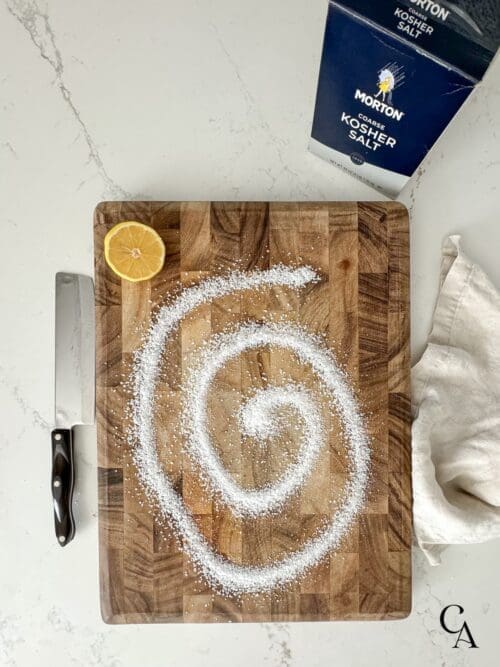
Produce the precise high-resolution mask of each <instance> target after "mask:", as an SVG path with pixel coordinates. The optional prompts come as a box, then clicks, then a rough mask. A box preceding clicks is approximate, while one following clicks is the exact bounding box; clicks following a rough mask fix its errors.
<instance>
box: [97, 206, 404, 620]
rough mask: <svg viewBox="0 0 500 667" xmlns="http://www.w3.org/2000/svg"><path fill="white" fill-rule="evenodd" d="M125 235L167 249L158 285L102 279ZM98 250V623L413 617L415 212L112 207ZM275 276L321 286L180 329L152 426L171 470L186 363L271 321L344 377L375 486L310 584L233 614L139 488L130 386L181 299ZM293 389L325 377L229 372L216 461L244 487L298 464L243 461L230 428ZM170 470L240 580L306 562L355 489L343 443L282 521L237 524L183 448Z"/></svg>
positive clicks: (279, 292) (236, 368) (252, 361)
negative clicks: (261, 394)
mask: <svg viewBox="0 0 500 667" xmlns="http://www.w3.org/2000/svg"><path fill="white" fill-rule="evenodd" d="M123 220H137V221H139V222H142V223H145V224H147V225H150V226H152V227H153V228H154V229H156V231H157V232H158V233H159V234H160V236H161V237H162V239H163V240H164V242H165V246H166V260H165V265H164V268H163V270H162V271H161V273H160V274H158V275H157V276H156V277H155V278H153V279H152V280H150V281H146V282H143V283H130V282H127V281H125V280H121V279H120V278H118V277H117V276H116V275H115V274H114V273H113V272H112V271H111V270H110V269H109V268H108V267H107V265H106V263H105V260H104V256H103V239H104V236H105V234H106V232H107V230H109V229H110V228H111V227H112V226H113V225H115V224H116V223H118V222H120V221H123ZM94 232H95V286H96V309H97V318H96V322H97V325H96V327H97V352H96V354H97V360H96V364H97V419H98V422H97V424H98V462H99V548H100V591H101V608H102V615H103V618H104V620H105V621H106V622H108V623H151V622H241V621H259V622H262V621H280V622H287V621H328V620H338V619H344V620H345V619H348V620H370V619H398V618H404V617H405V616H407V615H408V614H409V612H410V608H411V455H410V394H409V392H410V352H409V331H410V325H409V247H408V216H407V211H406V209H405V208H404V207H403V206H402V205H400V204H398V203H394V202H383V203H382V202H376V203H324V202H321V203H257V202H248V203H233V202H231V203H218V202H105V203H102V204H99V206H98V207H97V209H96V212H95V220H94ZM277 264H285V265H288V266H294V267H296V266H303V265H308V266H310V267H312V268H313V269H314V270H315V271H316V272H317V273H318V274H319V275H320V278H321V279H320V281H319V282H317V283H315V284H314V285H312V286H311V285H309V286H308V287H307V289H302V290H299V291H298V292H297V291H291V290H288V291H287V289H286V288H269V290H268V292H269V293H268V294H267V293H266V292H265V291H264V293H262V292H259V293H258V294H255V295H252V294H251V293H245V294H236V295H231V296H228V297H224V298H222V299H219V300H215V301H213V302H212V303H211V304H206V305H204V306H201V307H199V308H198V309H197V311H196V312H194V313H193V314H191V315H190V317H189V318H187V319H186V321H184V322H183V323H182V325H181V327H180V331H179V332H177V337H176V338H175V339H174V343H173V345H174V347H173V350H171V351H170V354H169V357H168V364H169V365H170V366H169V367H168V368H166V369H164V370H165V372H163V371H162V380H161V382H163V383H164V384H165V390H166V394H167V395H168V396H169V399H168V401H166V402H165V404H162V405H161V406H158V410H157V412H158V414H155V420H156V421H155V424H156V429H157V433H158V440H159V442H158V443H157V450H158V453H159V457H160V460H162V452H163V451H164V449H163V448H164V447H167V444H168V443H167V441H173V442H175V441H176V438H177V436H175V433H177V432H178V431H176V430H175V429H176V426H175V423H176V420H177V419H178V416H179V400H178V389H179V385H180V383H181V382H182V374H183V364H184V363H185V357H186V355H188V354H189V353H190V350H191V349H192V348H193V346H194V347H196V345H197V344H199V343H200V342H202V341H204V340H207V339H209V338H210V336H211V335H212V334H213V333H215V332H220V331H222V330H224V329H226V328H227V327H228V326H233V327H234V326H236V325H238V323H241V322H245V321H248V320H261V321H262V320H264V319H265V318H266V317H269V314H270V312H272V313H273V314H275V315H276V316H280V315H281V316H282V317H284V318H285V319H286V320H291V321H292V322H294V323H297V324H300V325H301V326H302V327H305V328H307V329H308V330H310V331H312V332H314V333H317V334H319V335H321V336H322V337H323V339H324V341H325V344H326V345H327V346H328V347H329V348H330V349H331V350H332V351H333V353H334V354H335V356H336V358H337V361H338V362H339V364H341V365H342V366H343V368H344V369H345V371H346V373H347V376H348V378H349V382H350V384H351V386H352V388H353V391H354V394H355V396H356V399H357V401H358V402H359V405H360V406H361V409H362V411H363V414H364V415H365V421H366V428H367V431H368V434H369V438H370V444H371V464H370V483H369V487H368V494H367V499H366V502H365V504H364V507H363V509H362V511H361V513H359V514H358V515H357V518H356V520H355V521H354V523H353V525H352V527H351V529H350V531H349V533H348V535H347V536H346V537H345V538H344V539H343V541H342V543H341V544H340V547H339V548H337V549H336V550H335V551H333V552H330V553H329V555H328V556H326V557H325V558H324V559H323V560H322V561H321V562H320V563H319V564H318V565H316V566H315V567H313V568H312V569H311V570H310V571H309V572H308V573H307V575H306V576H303V577H301V578H300V579H298V580H297V581H295V582H293V583H291V584H288V585H287V586H286V587H285V588H281V589H280V588H279V589H277V590H273V591H272V592H271V593H265V594H261V595H255V594H250V593H246V594H244V595H240V596H239V597H234V596H233V597H231V596H228V595H224V594H221V593H220V591H219V592H218V591H216V590H213V589H212V588H211V587H210V585H209V584H208V583H207V582H206V581H205V580H204V578H203V576H200V575H199V574H196V572H195V569H194V567H193V564H192V563H191V562H190V560H189V558H188V556H187V555H186V554H185V553H184V552H183V550H182V547H181V545H180V543H179V542H178V540H177V538H176V536H175V534H174V533H172V532H171V531H170V528H169V526H168V524H167V525H165V521H164V520H161V519H160V517H159V516H158V513H157V510H155V508H154V506H153V505H152V504H151V503H150V502H149V498H148V496H147V495H146V494H145V493H144V491H143V488H142V486H141V484H140V482H139V481H138V479H137V471H136V468H135V466H134V463H133V458H132V451H131V449H132V448H131V446H130V444H129V441H128V440H127V429H128V428H129V421H128V420H129V415H130V410H129V408H128V405H129V401H130V398H131V395H130V372H131V367H132V360H133V355H134V352H135V351H136V350H137V349H138V348H139V347H140V345H141V342H142V340H143V336H144V334H145V333H146V331H147V330H148V327H149V326H150V323H151V321H152V318H153V317H154V315H155V313H156V312H157V311H158V309H159V308H160V307H161V306H162V305H164V304H165V303H166V302H167V299H168V298H169V297H170V298H172V296H173V295H176V294H178V293H179V291H180V289H182V288H184V287H187V286H191V285H193V284H196V283H199V282H200V281H202V280H204V279H206V278H209V277H211V276H216V275H225V274H227V273H228V272H230V271H232V270H234V269H238V270H240V271H249V270H265V269H269V268H270V267H272V266H274V265H277ZM165 363H167V362H165ZM294 363H295V365H294ZM283 373H285V374H290V375H291V376H292V379H293V380H294V381H303V382H304V383H305V384H306V385H307V383H309V384H310V387H311V390H314V389H315V385H314V377H310V374H309V375H308V374H307V373H306V372H305V371H304V374H303V376H301V375H300V372H299V369H298V368H297V363H296V360H295V362H293V360H291V359H290V355H288V356H287V354H286V351H285V352H283V351H282V350H277V351H276V350H273V349H272V348H271V347H267V348H263V349H261V350H257V351H251V352H249V351H247V352H245V353H244V354H243V355H242V357H241V359H239V360H238V362H237V364H236V365H235V364H234V363H233V362H231V364H229V366H228V368H227V369H225V371H224V373H223V377H221V378H220V382H219V385H220V386H218V388H217V389H216V392H218V393H217V394H216V395H215V398H216V399H217V400H216V403H215V405H217V406H219V408H217V410H216V412H217V414H216V415H215V417H214V420H215V426H214V428H213V431H212V436H213V437H215V439H216V440H217V437H218V434H220V442H219V443H216V446H219V450H220V451H219V454H220V456H221V458H222V460H223V462H224V464H225V465H227V467H228V469H229V470H230V471H231V472H232V473H233V474H234V475H235V478H237V479H238V480H239V481H240V482H241V484H242V485H243V486H247V487H256V486H260V485H262V484H264V483H265V482H266V481H269V479H271V477H269V476H268V475H269V474H270V473H269V470H275V471H276V470H278V471H279V470H282V468H280V466H282V465H283V462H284V461H288V462H290V456H292V455H291V454H290V452H288V453H287V452H284V451H280V449H279V447H277V445H276V446H274V447H270V448H269V449H267V450H264V449H262V448H259V447H258V446H254V447H251V446H245V447H242V446H241V443H240V441H239V436H238V438H237V442H234V437H233V436H234V433H233V436H231V431H230V430H229V427H228V426H227V424H228V423H229V422H230V420H232V419H234V417H235V413H236V409H237V406H235V405H234V396H235V395H236V396H237V397H238V395H239V394H240V393H241V392H245V391H247V390H248V389H249V388H250V387H251V388H253V389H258V388H262V387H265V386H267V385H268V384H269V385H272V384H273V381H275V380H278V379H279V378H280V377H281V376H282V375H283ZM167 390H168V391H167ZM228 396H229V397H232V400H233V402H231V400H229V398H228ZM217 401H218V402H217ZM160 408H161V409H160ZM332 419H333V417H332ZM228 434H229V436H228ZM228 437H229V442H228ZM231 438H232V441H231ZM165 451H166V450H165ZM292 454H293V453H292ZM266 457H267V458H266ZM292 458H293V456H292ZM162 465H164V469H165V474H166V475H169V477H170V480H171V482H172V484H173V486H174V488H175V489H176V490H177V492H178V493H179V495H180V496H182V500H183V502H184V504H185V505H186V507H187V508H189V510H190V511H191V513H192V514H193V517H194V519H195V521H196V523H197V525H198V527H199V530H200V531H201V532H202V534H203V535H204V536H205V538H206V539H207V540H208V542H209V544H210V545H211V547H212V548H213V549H214V551H216V552H218V553H219V554H222V555H223V556H224V557H225V558H227V559H228V560H230V561H233V562H234V563H237V564H243V565H245V564H247V565H248V564H269V563H270V562H272V561H273V559H276V558H278V559H279V558H280V557H284V555H286V554H287V553H290V552H293V551H295V550H297V549H298V548H300V546H301V544H302V543H303V542H304V540H306V539H307V538H308V537H311V536H312V535H313V533H314V531H315V529H318V527H319V526H320V525H322V522H324V521H325V519H326V518H328V515H329V512H331V505H330V504H329V503H330V502H331V496H332V493H333V494H334V493H335V489H339V488H341V487H342V485H343V484H344V483H345V480H346V478H347V474H348V461H347V458H346V443H345V442H344V439H343V436H341V435H339V432H338V430H337V431H336V430H335V429H332V430H331V431H330V432H329V447H327V448H326V451H322V452H321V454H320V456H319V459H318V462H317V464H316V465H315V467H314V468H313V471H312V472H311V476H310V478H309V479H308V480H307V482H306V483H305V484H304V486H303V487H302V488H301V489H299V491H298V492H297V493H296V494H295V495H294V496H292V497H291V498H290V499H289V501H288V503H287V504H286V506H285V507H283V509H282V511H281V512H278V513H277V514H276V513H275V514H273V515H272V516H270V517H269V516H264V517H259V518H257V519H252V518H249V517H245V518H244V519H241V518H237V517H235V516H234V514H233V513H232V512H231V510H230V508H228V507H227V506H226V507H225V506H224V505H221V503H220V502H219V503H217V502H216V501H215V500H213V499H212V498H211V497H210V494H209V493H208V492H207V490H206V487H204V486H202V484H201V482H200V479H199V477H198V471H197V468H196V466H195V465H194V464H193V462H192V461H191V459H190V458H189V457H188V456H187V455H186V454H185V453H183V450H182V448H181V446H180V445H179V448H178V450H177V451H176V452H174V454H173V455H172V452H170V454H169V455H168V457H167V456H165V460H164V461H163V460H162ZM266 466H267V468H266ZM273 479H274V478H273Z"/></svg>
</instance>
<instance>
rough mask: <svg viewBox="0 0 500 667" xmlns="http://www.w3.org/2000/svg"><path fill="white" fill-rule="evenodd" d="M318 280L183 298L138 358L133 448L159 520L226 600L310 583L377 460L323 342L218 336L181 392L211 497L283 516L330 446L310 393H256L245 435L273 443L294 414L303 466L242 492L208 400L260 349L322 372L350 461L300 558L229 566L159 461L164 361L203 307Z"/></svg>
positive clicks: (210, 287)
mask: <svg viewBox="0 0 500 667" xmlns="http://www.w3.org/2000/svg"><path fill="white" fill-rule="evenodd" d="M317 280H318V276H317V274H316V273H315V272H314V271H313V270H312V269H311V268H309V267H300V268H289V267H285V266H276V267H274V268H272V269H269V270H267V271H253V272H249V273H240V272H234V273H231V274H229V275H227V276H224V277H218V278H211V279H208V280H206V281H204V282H202V283H200V284H198V285H196V286H194V287H189V288H186V289H184V290H183V291H182V292H181V293H180V295H179V296H178V297H177V298H176V299H175V300H174V301H173V303H171V304H169V305H166V306H164V307H163V308H162V309H161V310H160V312H159V314H158V317H157V319H156V321H155V322H154V324H153V325H152V327H151V329H150V331H149V333H148V335H147V337H146V341H145V344H144V346H143V347H142V348H141V349H140V350H139V351H138V353H137V356H136V363H135V368H134V374H133V391H134V399H133V405H132V413H133V414H132V417H133V432H132V440H133V442H134V444H135V452H134V456H135V462H136V465H137V469H138V475H139V478H140V480H141V482H142V484H143V485H144V487H145V489H146V491H147V492H148V494H149V495H150V496H151V498H152V499H153V501H154V502H155V504H156V505H157V506H158V509H159V511H160V512H161V514H162V516H163V517H164V518H165V519H167V521H168V523H169V524H170V525H171V526H172V528H173V529H174V530H175V531H176V533H177V534H178V536H179V537H180V538H181V540H182V542H183V546H184V549H185V551H186V552H187V554H188V555H189V556H190V558H191V559H192V561H193V562H194V564H195V566H196V567H197V569H198V570H199V571H200V572H201V573H202V574H203V575H204V576H205V578H206V579H207V580H208V581H209V582H210V583H211V584H212V585H213V586H214V588H217V589H218V590H221V592H223V593H227V594H241V593H258V592H266V591H270V590H272V589H274V588H276V587H279V586H283V585H285V584H287V583H289V582H291V581H293V580H294V579H296V578H297V577H299V576H301V575H302V574H304V573H305V571H306V570H308V569H309V568H310V567H312V566H313V565H315V564H316V563H317V562H319V561H320V560H321V559H322V558H323V557H324V556H325V555H326V554H327V553H328V552H329V551H330V550H332V549H335V548H336V547H337V546H338V545H339V543H340V541H341V539H342V538H343V537H344V536H345V534H346V533H347V531H348V529H349V527H350V525H351V524H352V521H353V520H354V518H355V517H356V515H357V513H358V512H359V511H360V509H361V508H362V505H363V502H364V498H365V492H366V486H367V481H368V468H369V459H370V447H369V441H368V437H367V434H366V432H365V428H364V425H363V420H362V417H361V414H360V411H359V409H358V407H357V404H356V401H355V398H354V396H353V393H352V391H351V390H350V388H349V385H348V383H347V379H346V377H345V375H344V374H343V372H342V371H341V370H340V369H339V368H338V366H337V364H336V362H335V359H334V357H333V354H332V353H331V352H330V351H329V350H328V348H326V347H325V346H324V344H323V343H322V341H321V339H320V338H319V337H317V336H314V335H311V334H310V333H308V332H307V331H305V330H304V329H303V328H301V327H297V326H296V325H291V324H282V323H276V322H272V323H268V324H261V323H256V322H252V323H246V324H243V325H240V326H239V327H238V328H236V329H235V330H233V331H229V332H223V333H220V334H215V335H214V336H213V337H212V338H211V340H210V341H209V342H208V344H207V345H205V346H204V347H203V348H202V350H201V354H200V356H199V358H198V360H197V362H196V363H195V364H194V365H193V366H191V367H189V370H188V378H187V381H186V382H185V383H184V386H183V402H182V403H183V406H182V415H181V424H182V428H183V432H184V434H185V437H186V441H187V450H188V453H189V454H190V456H191V457H192V458H193V460H194V461H195V462H196V463H197V465H199V466H200V467H201V470H202V473H203V475H204V476H206V478H207V479H208V482H209V484H210V486H211V487H212V489H213V491H214V492H215V493H216V494H218V495H219V496H221V498H222V499H223V501H224V502H226V503H227V504H228V505H229V506H230V507H231V509H232V511H233V512H234V514H235V515H236V516H249V517H257V516H260V515H266V514H269V513H270V512H273V511H277V510H279V509H280V508H281V507H282V505H283V504H284V502H285V501H286V500H287V499H288V498H289V497H290V496H291V495H292V494H293V493H294V492H296V491H297V490H298V489H300V488H301V487H302V485H303V483H304V481H305V479H306V477H307V475H308V473H309V472H310V471H311V469H312V466H313V464H314V462H315V460H316V459H317V456H318V453H319V451H320V449H321V447H322V446H323V445H324V444H325V427H324V424H323V420H322V416H321V413H320V410H319V409H318V407H317V406H316V405H315V402H314V397H313V396H312V394H311V393H310V392H309V391H308V390H307V389H306V388H305V387H303V386H301V385H300V384H291V383H289V384H288V385H284V386H275V387H267V388H265V389H259V390H258V391H256V392H255V393H254V394H253V396H251V397H250V398H248V399H247V401H246V402H245V403H244V404H243V406H242V407H241V409H240V411H239V414H238V418H239V421H240V426H241V428H242V432H243V434H244V435H246V436H247V437H251V438H254V439H257V440H260V441H261V443H262V442H265V441H266V440H269V439H270V438H272V437H274V436H276V435H277V433H278V432H279V430H280V409H282V408H287V409H289V410H290V411H291V412H292V413H293V415H295V416H296V417H297V420H298V422H299V423H300V427H301V438H300V444H299V450H298V455H297V460H296V462H295V463H293V464H292V465H290V466H289V467H288V469H287V470H286V472H285V473H284V474H283V475H281V477H280V478H279V479H278V480H277V481H275V482H273V483H272V484H267V485H265V486H263V487H260V488H254V489H245V488H243V487H241V486H240V485H238V484H237V483H236V482H235V481H234V478H233V477H231V475H230V474H229V473H228V471H227V470H226V469H225V467H224V466H223V464H222V461H221V460H220V457H219V455H218V454H217V452H216V451H215V449H214V447H213V445H212V443H211V442H210V434H209V431H208V416H207V399H208V394H209V392H210V389H211V387H212V385H213V382H214V378H215V376H216V374H217V372H218V371H219V370H220V369H221V368H222V367H223V366H224V365H225V364H226V363H227V362H228V361H230V360H231V359H234V358H236V357H237V356H238V355H240V354H242V353H243V352H244V351H246V350H249V349H256V348H259V347H263V346H272V347H277V348H284V349H287V350H289V351H291V352H292V353H293V354H294V355H295V356H296V357H297V359H298V360H299V361H300V362H301V363H304V364H307V365H308V366H309V367H310V368H311V369H312V370H313V371H314V372H315V374H316V375H317V377H318V379H319V381H320V383H321V385H322V387H323V389H324V391H325V393H326V394H327V396H328V399H329V401H330V403H331V405H332V406H333V407H334V408H335V409H336V411H337V413H338V415H339V417H340V422H341V424H342V427H343V435H344V439H345V440H346V442H347V444H348V452H349V457H350V460H351V471H350V475H349V479H348V482H347V484H346V487H345V489H344V493H343V498H342V500H341V502H340V504H339V508H338V509H337V510H336V511H335V513H334V514H333V516H332V517H331V521H330V522H329V523H327V524H326V526H324V527H323V529H322V530H320V532H318V533H316V534H315V535H314V536H313V537H312V538H310V539H309V540H308V541H306V542H305V543H304V544H303V545H302V547H301V548H300V549H298V550H297V551H295V552H293V553H291V554H288V555H286V556H285V557H283V558H281V559H279V560H276V561H275V562H271V563H270V564H269V565H255V566H254V565H240V564H237V563H234V562H231V561H230V560H228V559H227V558H225V557H223V556H222V555H221V554H218V553H216V552H215V551H214V550H213V548H212V547H211V545H210V544H209V543H208V542H207V540H206V539H205V538H204V537H203V536H202V535H201V533H200V531H199V529H198V527H197V525H196V523H195V521H194V519H193V516H192V514H191V513H190V511H189V510H188V509H187V508H186V507H185V505H184V503H183V501H182V498H180V497H179V495H178V494H177V493H176V491H175V490H174V488H173V486H172V484H171V482H170V480H169V479H168V476H167V475H166V474H165V473H164V471H163V469H162V466H161V463H160V460H159V458H158V454H157V450H156V433H155V429H154V425H153V415H154V412H155V409H154V407H155V394H156V391H157V383H158V376H159V372H160V371H159V369H160V366H161V358H162V353H163V350H164V347H165V345H166V343H167V341H168V339H169V337H170V336H171V335H172V333H173V332H174V331H175V329H176V328H177V327H178V326H179V324H180V322H181V321H182V319H183V318H184V317H185V316H186V315H187V314H188V313H189V312H191V311H192V310H193V309H195V308H197V307H198V306H200V305H202V304H206V303H209V302H211V301H213V300H214V299H217V298H220V297H223V296H227V295H229V294H232V293H235V292H236V293H238V292H245V291H250V290H262V289H265V288H267V287H272V286H286V287H289V288H292V289H300V288H301V287H303V286H305V285H307V284H309V283H312V282H316V281H317Z"/></svg>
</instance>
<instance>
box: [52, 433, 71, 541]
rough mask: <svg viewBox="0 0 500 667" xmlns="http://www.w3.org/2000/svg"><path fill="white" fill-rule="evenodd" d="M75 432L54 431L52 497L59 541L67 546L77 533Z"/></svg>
mask: <svg viewBox="0 0 500 667" xmlns="http://www.w3.org/2000/svg"><path fill="white" fill-rule="evenodd" d="M74 479H75V471H74V465H73V433H72V431H71V429H67V428H57V429H54V430H53V431H52V478H51V485H52V497H53V499H54V523H55V528H56V537H57V541H58V542H59V544H60V545H61V546H62V547H65V546H66V545H67V544H68V543H69V542H71V540H72V539H73V537H74V535H75V520H74V519H73V508H72V501H73V484H74Z"/></svg>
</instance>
